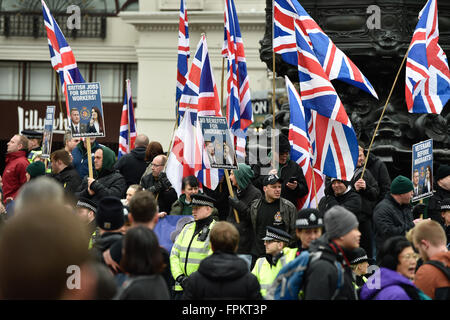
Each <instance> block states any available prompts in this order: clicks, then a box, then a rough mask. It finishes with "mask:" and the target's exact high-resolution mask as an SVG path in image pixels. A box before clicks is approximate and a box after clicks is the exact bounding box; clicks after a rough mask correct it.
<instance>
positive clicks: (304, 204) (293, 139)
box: [285, 77, 325, 210]
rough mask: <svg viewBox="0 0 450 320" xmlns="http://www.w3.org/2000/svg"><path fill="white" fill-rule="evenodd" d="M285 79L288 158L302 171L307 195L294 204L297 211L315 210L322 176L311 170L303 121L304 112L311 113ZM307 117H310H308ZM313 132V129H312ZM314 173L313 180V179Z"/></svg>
mask: <svg viewBox="0 0 450 320" xmlns="http://www.w3.org/2000/svg"><path fill="white" fill-rule="evenodd" d="M285 79H286V90H287V93H288V98H289V107H290V124H289V142H290V143H291V153H290V157H291V159H292V160H293V161H295V162H296V163H297V164H298V165H299V166H300V167H301V168H302V171H303V175H304V176H305V179H306V183H307V184H308V190H309V192H308V194H307V195H305V196H304V197H303V198H299V199H298V200H297V203H296V207H297V209H298V210H299V209H302V208H311V207H313V208H317V206H318V204H319V201H320V199H321V198H322V197H323V196H324V189H325V187H324V183H323V182H324V180H325V179H324V176H323V174H322V173H321V172H320V171H319V170H318V169H316V168H314V170H313V166H312V163H313V151H312V145H311V143H310V140H309V134H308V128H307V124H306V120H305V112H307V113H309V114H311V112H315V111H311V110H308V109H306V110H305V109H304V108H303V106H302V102H301V99H300V95H299V94H298V92H297V90H296V89H295V87H294V85H293V84H292V83H291V81H289V78H288V77H285ZM309 117H311V116H310V115H309ZM312 130H313V129H312ZM313 172H314V179H313Z"/></svg>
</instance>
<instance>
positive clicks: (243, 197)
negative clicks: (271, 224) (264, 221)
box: [227, 183, 262, 254]
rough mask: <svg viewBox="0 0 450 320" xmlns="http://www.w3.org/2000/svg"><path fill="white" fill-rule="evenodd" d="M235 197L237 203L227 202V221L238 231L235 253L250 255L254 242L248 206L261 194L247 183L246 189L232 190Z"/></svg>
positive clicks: (259, 197)
mask: <svg viewBox="0 0 450 320" xmlns="http://www.w3.org/2000/svg"><path fill="white" fill-rule="evenodd" d="M234 194H235V197H237V198H238V199H239V202H237V203H234V202H232V201H229V213H228V217H227V221H228V222H231V223H232V224H233V225H234V226H235V227H236V228H237V229H238V231H239V248H238V251H237V253H239V254H250V252H251V250H252V244H253V241H254V232H253V227H252V219H251V217H250V204H251V203H252V201H253V200H255V199H261V197H262V194H261V191H259V190H258V189H257V188H256V187H255V186H254V185H252V184H251V183H249V185H248V186H247V188H245V189H244V190H241V191H240V192H238V191H236V190H234ZM233 209H236V211H237V213H238V216H239V223H237V222H236V218H235V216H234V210H233Z"/></svg>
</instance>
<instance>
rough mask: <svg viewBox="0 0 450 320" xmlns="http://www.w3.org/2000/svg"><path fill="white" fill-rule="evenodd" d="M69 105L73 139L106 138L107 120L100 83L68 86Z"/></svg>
mask: <svg viewBox="0 0 450 320" xmlns="http://www.w3.org/2000/svg"><path fill="white" fill-rule="evenodd" d="M67 103H68V105H69V110H68V112H69V115H68V119H69V127H70V130H71V132H72V137H74V138H81V137H104V136H105V121H104V120H105V118H104V114H103V105H102V98H101V92H100V83H99V82H92V83H73V84H68V85H67Z"/></svg>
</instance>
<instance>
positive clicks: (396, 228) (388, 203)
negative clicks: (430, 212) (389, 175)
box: [373, 194, 414, 251]
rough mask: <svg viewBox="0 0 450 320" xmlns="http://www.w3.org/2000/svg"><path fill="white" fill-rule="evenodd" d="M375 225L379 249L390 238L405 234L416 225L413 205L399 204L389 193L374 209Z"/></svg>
mask: <svg viewBox="0 0 450 320" xmlns="http://www.w3.org/2000/svg"><path fill="white" fill-rule="evenodd" d="M373 225H374V231H375V238H376V246H377V251H378V250H379V249H380V248H381V246H382V245H383V243H384V242H385V241H386V240H387V239H388V238H391V237H393V236H404V235H405V234H406V232H407V231H408V230H409V229H411V228H413V227H414V222H413V216H412V207H411V205H410V204H405V205H399V204H398V202H397V201H395V200H394V198H393V197H392V196H391V195H390V194H388V195H387V196H386V198H384V200H383V201H381V202H380V203H379V204H377V206H376V207H375V209H374V211H373Z"/></svg>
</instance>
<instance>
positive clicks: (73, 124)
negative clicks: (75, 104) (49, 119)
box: [70, 108, 86, 137]
mask: <svg viewBox="0 0 450 320" xmlns="http://www.w3.org/2000/svg"><path fill="white" fill-rule="evenodd" d="M70 131H72V136H75V137H76V136H78V135H79V134H81V133H85V132H86V125H85V124H82V123H81V122H80V111H79V110H78V108H72V109H70Z"/></svg>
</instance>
